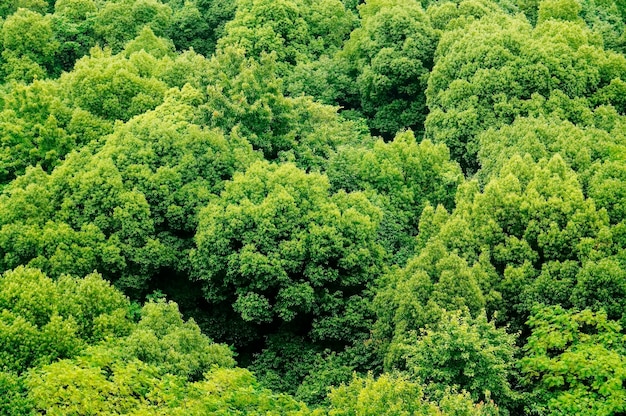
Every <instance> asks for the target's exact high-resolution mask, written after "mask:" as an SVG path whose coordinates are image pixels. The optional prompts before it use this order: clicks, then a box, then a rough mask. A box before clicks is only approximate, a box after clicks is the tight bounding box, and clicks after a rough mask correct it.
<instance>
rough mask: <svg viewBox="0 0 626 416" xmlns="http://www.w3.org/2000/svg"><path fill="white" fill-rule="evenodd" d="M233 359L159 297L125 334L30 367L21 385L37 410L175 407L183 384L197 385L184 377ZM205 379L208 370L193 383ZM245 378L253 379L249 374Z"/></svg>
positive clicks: (62, 411)
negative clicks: (68, 356) (71, 355)
mask: <svg viewBox="0 0 626 416" xmlns="http://www.w3.org/2000/svg"><path fill="white" fill-rule="evenodd" d="M233 364H234V360H233V359H232V354H231V352H230V350H229V349H228V348H227V347H226V346H223V345H218V344H214V343H212V342H211V341H210V340H209V339H208V338H206V336H204V335H202V334H201V333H200V329H199V328H198V326H197V325H196V324H195V323H194V322H193V321H188V322H184V321H183V320H182V317H181V315H180V313H179V312H178V307H177V305H176V304H174V303H166V302H163V301H160V302H158V303H147V304H146V305H145V306H144V307H143V309H142V311H141V319H140V321H139V323H137V324H136V325H134V326H133V329H132V331H131V332H130V334H129V335H128V336H126V337H116V338H114V339H109V340H107V342H105V343H102V344H100V345H97V346H94V347H90V348H87V349H85V350H84V351H83V352H82V353H81V355H80V356H79V357H77V358H75V359H71V360H62V361H58V362H56V363H53V364H50V365H47V366H44V367H41V368H39V369H35V370H32V371H31V372H30V373H29V374H28V375H27V378H26V385H27V386H28V389H29V398H30V399H31V401H32V403H33V406H34V408H35V409H36V410H37V411H40V412H46V413H48V414H50V413H52V414H67V415H70V414H71V415H83V414H102V413H107V412H109V413H112V414H127V413H129V412H133V411H138V410H141V409H142V408H143V409H145V411H149V410H151V409H154V410H156V409H158V408H159V407H161V406H163V407H169V406H172V407H175V406H178V405H180V402H181V401H183V400H184V399H185V396H186V389H187V388H189V389H194V387H195V386H196V385H192V384H188V383H187V382H188V381H193V380H199V379H202V378H203V376H202V375H203V374H204V373H206V372H208V371H209V370H211V369H213V370H212V371H215V372H218V371H219V370H216V368H217V367H220V368H228V367H232V366H233ZM209 374H210V373H209ZM210 381H211V376H210V375H209V376H208V379H207V381H205V382H203V383H201V384H199V385H198V387H202V386H203V385H204V384H205V383H208V382H210ZM245 381H247V382H248V384H252V382H253V379H251V378H250V377H249V378H248V379H247V380H245ZM233 390H234V388H233ZM214 400H215V399H214ZM220 404H221V403H220ZM222 406H224V404H222Z"/></svg>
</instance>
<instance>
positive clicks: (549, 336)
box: [520, 306, 626, 415]
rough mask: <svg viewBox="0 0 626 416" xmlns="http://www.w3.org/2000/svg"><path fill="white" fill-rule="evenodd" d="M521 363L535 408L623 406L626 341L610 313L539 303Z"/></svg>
mask: <svg viewBox="0 0 626 416" xmlns="http://www.w3.org/2000/svg"><path fill="white" fill-rule="evenodd" d="M528 324H529V326H530V327H531V329H532V335H531V336H530V338H529V339H528V343H527V344H526V346H525V347H524V349H525V356H524V358H522V360H521V361H520V368H521V370H522V372H523V374H524V380H525V382H526V383H527V384H528V385H529V386H530V387H532V388H533V390H532V392H533V395H532V402H530V403H529V407H530V408H531V411H534V412H536V411H540V412H542V413H543V414H560V415H574V414H596V415H610V414H616V413H619V412H623V411H624V394H626V391H625V390H624V377H625V374H626V373H625V372H624V369H625V364H624V363H625V361H624V353H625V349H624V347H625V346H626V344H625V339H624V335H623V334H622V333H621V326H620V325H619V324H618V323H617V322H615V321H611V320H609V319H607V316H606V313H604V312H598V313H593V312H591V311H589V310H583V311H580V312H577V311H572V310H565V309H563V308H562V307H560V306H554V307H549V308H548V307H543V308H539V307H538V308H536V309H534V310H533V315H532V316H531V318H530V319H529V321H528Z"/></svg>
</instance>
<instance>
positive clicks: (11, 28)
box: [1, 9, 59, 82]
mask: <svg viewBox="0 0 626 416" xmlns="http://www.w3.org/2000/svg"><path fill="white" fill-rule="evenodd" d="M1 36H2V47H3V51H2V67H1V74H2V76H1V78H4V79H12V80H16V81H27V82H29V81H32V80H33V79H37V78H45V77H46V76H47V75H55V74H58V71H57V69H56V68H55V61H54V57H55V55H56V53H57V50H58V48H59V43H58V41H57V40H56V39H55V36H54V32H53V30H52V19H51V17H50V15H46V16H42V15H41V14H39V13H36V12H34V11H31V10H28V9H19V10H18V11H17V12H15V13H14V14H12V15H11V16H9V17H8V18H7V20H6V21H5V22H4V24H3V25H2V32H1Z"/></svg>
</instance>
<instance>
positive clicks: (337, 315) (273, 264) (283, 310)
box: [192, 162, 382, 342]
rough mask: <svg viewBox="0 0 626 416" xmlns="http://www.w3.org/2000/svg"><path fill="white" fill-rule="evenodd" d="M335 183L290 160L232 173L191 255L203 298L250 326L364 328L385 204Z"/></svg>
mask: <svg viewBox="0 0 626 416" xmlns="http://www.w3.org/2000/svg"><path fill="white" fill-rule="evenodd" d="M329 188H330V186H329V183H328V180H327V178H326V177H324V176H322V175H320V174H315V173H310V174H307V173H305V172H304V171H302V170H300V169H298V168H296V167H295V166H294V165H291V164H283V165H271V164H269V163H261V162H258V163H256V164H253V165H252V166H251V167H250V168H249V169H248V170H247V171H246V173H245V174H236V175H235V177H234V179H233V181H232V182H230V183H228V184H227V185H226V188H225V190H224V191H223V192H222V194H221V196H220V198H219V200H216V201H215V202H213V203H212V204H210V205H209V206H207V207H206V208H205V209H204V210H203V211H202V213H201V216H200V224H199V229H198V233H197V235H196V243H197V246H198V248H197V250H196V251H195V252H194V253H192V255H193V263H194V275H195V276H196V278H197V279H201V280H202V282H203V283H204V296H205V298H206V299H207V300H208V301H209V302H211V303H213V304H218V305H219V304H222V305H231V307H232V309H233V311H234V312H235V313H236V314H237V315H239V316H240V317H241V318H242V319H243V320H244V321H248V322H251V323H253V324H262V323H289V322H299V324H298V326H300V327H303V328H301V329H300V331H303V330H304V331H303V332H304V333H310V336H312V337H313V338H315V339H318V340H340V341H344V342H345V341H348V340H351V339H353V337H354V336H355V334H358V333H360V332H362V331H364V330H366V328H367V326H366V322H367V319H368V298H369V295H368V292H367V290H368V289H369V287H370V285H371V283H372V282H373V280H374V279H375V277H376V276H377V274H378V273H379V271H380V267H381V260H382V250H381V247H380V246H379V245H378V244H376V242H375V241H374V236H375V231H376V227H377V224H378V222H379V221H380V211H379V210H378V209H377V208H375V207H374V206H373V205H372V204H371V203H370V202H369V201H368V200H367V199H366V198H365V196H364V195H363V194H360V193H351V194H347V193H345V192H339V193H336V194H332V195H331V194H330V192H329Z"/></svg>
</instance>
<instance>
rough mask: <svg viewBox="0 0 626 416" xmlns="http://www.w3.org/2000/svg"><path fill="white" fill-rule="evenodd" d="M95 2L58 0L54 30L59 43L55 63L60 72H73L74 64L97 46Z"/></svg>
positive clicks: (54, 16)
mask: <svg viewBox="0 0 626 416" xmlns="http://www.w3.org/2000/svg"><path fill="white" fill-rule="evenodd" d="M96 12H97V6H96V3H95V2H94V1H93V0H58V1H56V3H55V5H54V14H53V15H52V30H53V31H54V35H55V38H56V39H57V40H58V42H59V49H58V51H57V53H56V57H55V62H56V66H57V68H58V70H63V71H71V70H72V68H73V67H74V63H75V62H76V61H77V60H78V59H80V58H82V57H83V56H85V55H88V54H89V50H90V49H91V48H92V47H93V46H95V44H96V37H95V33H94V28H93V25H94V23H93V16H94V15H95V13H96Z"/></svg>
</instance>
